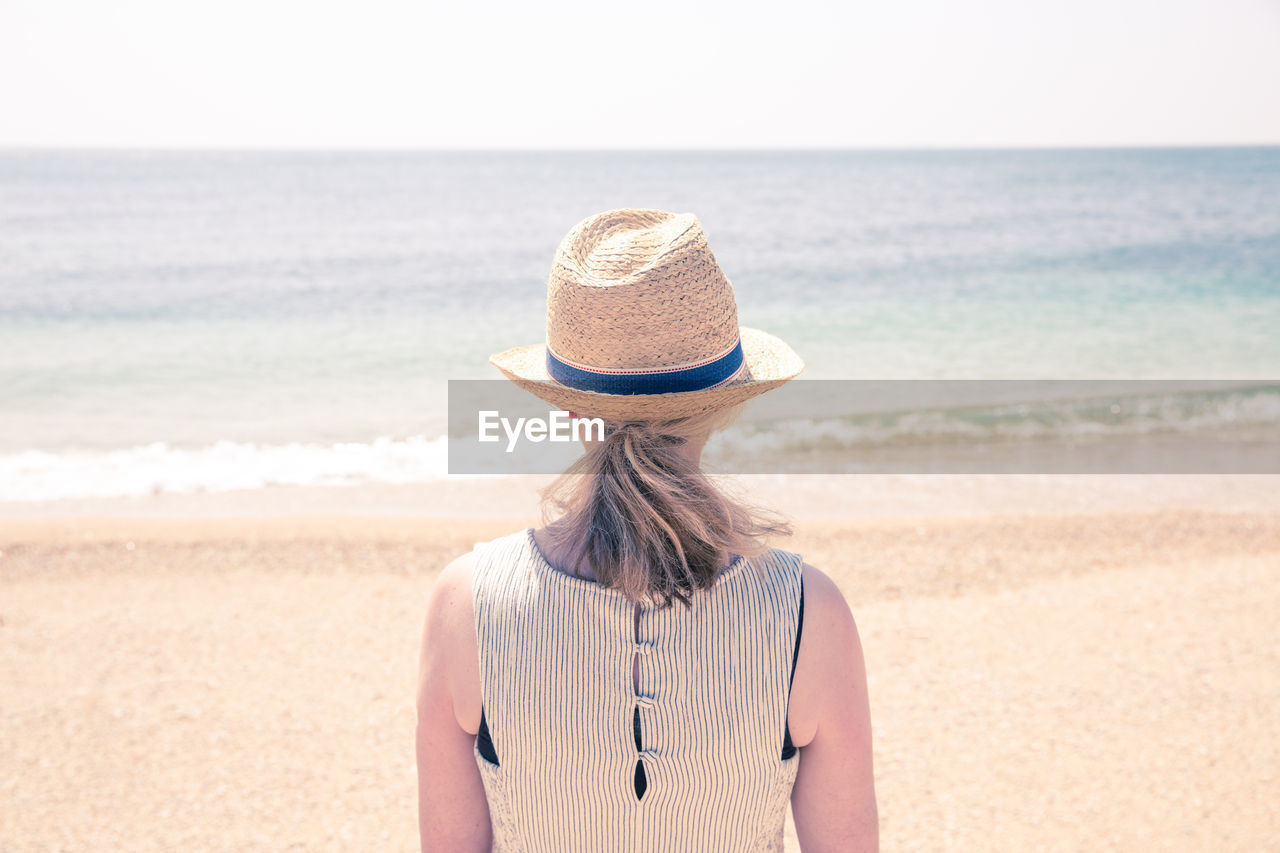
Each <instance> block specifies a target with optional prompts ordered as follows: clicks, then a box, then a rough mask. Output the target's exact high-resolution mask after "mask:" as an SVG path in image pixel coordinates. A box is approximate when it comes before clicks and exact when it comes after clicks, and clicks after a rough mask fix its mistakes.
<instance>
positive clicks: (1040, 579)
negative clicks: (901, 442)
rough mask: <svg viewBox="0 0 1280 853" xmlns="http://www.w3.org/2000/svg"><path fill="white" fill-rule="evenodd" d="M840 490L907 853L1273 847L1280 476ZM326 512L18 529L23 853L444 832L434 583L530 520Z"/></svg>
mask: <svg viewBox="0 0 1280 853" xmlns="http://www.w3.org/2000/svg"><path fill="white" fill-rule="evenodd" d="M1001 484H1003V485H1001ZM824 488H825V491H824ZM824 488H820V487H819V484H809V485H804V484H803V483H802V484H800V485H798V486H795V487H794V488H793V489H792V491H790V492H788V493H786V494H779V495H778V501H779V503H780V504H781V505H783V506H784V507H785V508H787V509H788V510H789V511H792V513H793V515H794V516H795V517H796V518H797V522H796V534H795V536H794V537H793V538H792V539H791V540H787V541H781V542H778V543H777V544H779V545H781V546H782V547H787V548H789V549H791V550H795V551H799V552H801V553H802V554H804V555H805V557H806V559H808V560H809V561H810V562H812V563H814V564H815V565H818V566H820V567H822V568H824V569H825V570H827V571H828V572H829V573H830V574H831V575H832V576H833V577H834V578H835V579H836V580H837V582H838V583H839V584H840V586H841V587H842V589H843V590H844V592H845V593H846V595H847V596H848V598H849V600H850V602H851V604H852V606H853V611H854V615H855V618H856V619H857V622H858V626H859V630H860V632H861V635H862V639H863V643H864V646H865V651H866V658H867V665H868V677H869V682H870V689H871V701H872V716H873V723H874V726H875V761H876V780H877V794H878V799H879V804H880V815H881V838H882V847H883V849H885V850H927V851H945V850H955V851H970V850H1008V851H1028V850H1055V851H1057V850H1090V851H1097V850H1117V851H1119V850H1179V851H1182V850H1197V851H1199V850H1203V851H1224V850H1230V851H1237V850H1238V851H1257V850H1263V849H1274V845H1275V843H1276V839H1277V838H1280V806H1278V805H1277V804H1278V803H1280V715H1278V714H1276V713H1275V708H1276V707H1277V706H1278V705H1280V644H1277V640H1276V632H1275V622H1276V618H1277V614H1280V584H1278V583H1277V580H1280V488H1277V482H1276V479H1275V478H1250V477H1238V478H1229V477H1228V478H1211V479H1204V478H1194V477H1177V478H1165V477H1151V478H1115V479H1114V480H1110V481H1106V482H1104V481H1101V480H1097V481H1090V480H1088V479H1087V478H1071V477H1062V478H1034V479H1028V480H1022V481H1018V480H1002V479H1001V478H988V479H985V480H984V479H982V478H968V479H955V478H932V479H931V478H920V479H915V480H911V479H910V478H907V479H899V480H896V481H894V482H893V483H889V482H888V481H880V482H879V486H878V487H877V481H876V480H875V479H874V478H848V479H845V480H843V481H842V484H836V485H831V484H828V485H827V486H826V487H824ZM877 488H879V491H877ZM806 489H810V492H811V493H810V492H806V491H805V490H806ZM832 489H835V490H836V491H834V492H833V491H831V490H832ZM262 500H265V499H262ZM308 500H310V499H308ZM872 502H873V503H874V505H873V503H872ZM481 503H482V502H480V501H477V504H476V505H477V506H480V505H481ZM302 505H304V506H305V508H307V509H308V510H310V511H308V512H305V513H303V514H299V513H298V512H297V510H296V507H297V506H299V504H296V503H295V504H289V503H284V504H280V503H278V504H277V507H281V506H283V507H284V509H283V510H280V509H278V511H276V512H274V513H271V512H265V511H262V510H263V505H262V504H258V505H252V504H244V503H242V504H240V505H239V506H240V508H241V509H243V508H244V507H245V506H252V511H251V512H250V513H248V514H247V515H245V516H238V515H237V514H236V513H235V511H234V510H235V509H236V505H235V504H234V503H233V502H230V499H226V500H224V502H223V505H222V506H221V509H219V510H215V509H213V508H212V505H211V504H210V503H209V502H206V503H205V504H203V505H200V504H198V503H195V502H192V503H189V504H188V505H187V508H188V511H186V512H184V511H182V506H180V505H174V504H170V505H167V506H166V507H165V508H164V509H165V511H164V512H158V513H151V514H147V513H144V512H135V511H132V510H129V509H128V508H127V507H124V506H123V505H121V504H117V505H116V506H114V507H111V506H108V507H105V508H104V507H101V506H100V507H97V508H96V512H95V508H94V507H91V506H85V507H78V508H73V509H67V508H65V507H64V508H63V509H62V510H61V511H57V510H56V509H55V510H51V511H48V512H44V513H28V514H26V515H25V516H21V517H19V516H18V515H15V514H13V513H10V514H9V516H8V517H7V518H5V519H3V520H0V552H2V555H0V850H4V851H6V853H25V851H80V850H122V851H123V850H128V851H138V853H145V851H162V850H164V851H168V850H201V851H203V850H235V851H243V850H378V851H381V850H389V851H410V850H416V849H417V843H418V842H417V829H416V814H415V793H416V778H415V770H414V765H413V726H414V710H413V690H414V676H415V667H416V658H417V643H418V636H419V632H420V629H421V621H422V612H423V601H424V598H425V595H426V591H427V588H428V586H429V584H430V582H431V580H432V578H433V577H434V575H435V573H436V572H437V571H438V570H439V569H440V567H441V566H442V565H443V564H444V563H445V562H447V561H448V560H449V559H450V558H451V557H452V556H454V555H455V554H457V553H459V552H460V551H462V550H465V549H467V548H470V547H471V545H472V543H474V542H476V541H479V540H481V539H487V538H491V537H493V536H497V535H500V534H503V533H506V532H510V531H511V530H514V529H516V528H518V527H520V526H523V525H525V524H529V523H533V522H534V521H535V517H534V516H533V514H532V513H530V514H529V515H527V516H526V515H523V514H521V513H519V512H511V513H510V514H507V515H504V516H497V515H492V514H490V515H489V516H488V517H485V513H483V512H474V513H473V512H470V511H463V510H460V511H458V512H457V513H455V517H449V515H448V513H443V512H438V511H436V512H432V513H430V514H427V513H423V514H419V515H409V514H393V513H388V512H385V510H386V508H387V503H386V502H385V501H384V502H383V503H382V504H378V505H377V508H378V509H380V510H383V511H382V512H380V513H369V514H355V513H353V512H346V513H342V512H335V511H333V510H334V507H333V506H332V505H330V504H326V503H325V502H324V501H323V500H319V499H317V500H314V501H310V502H309V503H307V502H303V504H302ZM458 506H469V505H466V504H465V502H463V503H459V504H458ZM291 507H292V508H294V511H293V512H290V511H289V510H290V508H291ZM135 508H136V507H135ZM500 508H505V505H502V507H500ZM111 510H115V511H111ZM802 757H803V756H802ZM790 843H791V847H790V849H792V850H796V849H799V848H798V846H797V845H796V844H795V839H794V835H792V836H791V839H790Z"/></svg>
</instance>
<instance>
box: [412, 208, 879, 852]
mask: <svg viewBox="0 0 1280 853" xmlns="http://www.w3.org/2000/svg"><path fill="white" fill-rule="evenodd" d="M491 361H492V363H494V364H495V365H496V366H497V367H498V368H499V369H500V370H502V372H503V373H504V374H505V375H506V376H507V377H508V378H509V379H511V380H512V381H514V382H516V383H517V384H519V385H520V386H521V387H523V388H526V389H528V390H529V391H531V392H532V393H534V394H536V395H537V396H539V397H541V398H542V399H544V400H546V401H548V402H550V403H552V404H553V405H555V406H557V407H559V408H561V409H562V410H568V411H571V412H572V413H574V414H573V416H575V417H592V418H600V419H602V420H603V421H604V423H605V426H606V430H605V435H604V436H603V437H600V436H599V435H595V436H592V437H591V438H587V439H584V444H585V445H586V454H585V455H584V456H583V457H582V458H581V459H580V460H579V461H578V462H577V463H575V464H574V466H572V467H571V468H570V469H569V470H568V471H567V472H566V473H565V475H564V476H563V477H561V478H560V479H559V480H558V481H557V482H556V483H555V484H553V486H552V488H551V489H550V490H549V491H548V492H547V493H546V494H545V495H544V510H546V511H547V514H548V515H554V516H555V517H554V520H552V521H551V523H549V524H546V525H545V526H543V527H540V528H536V529H535V528H528V529H525V530H521V531H518V532H516V533H513V534H510V535H508V536H504V537H501V538H499V539H496V540H493V541H491V542H484V543H478V544H477V545H476V547H475V549H474V550H473V551H472V552H470V553H468V554H464V555H462V556H460V557H458V558H457V559H456V560H454V561H453V562H452V563H450V564H449V565H448V566H447V567H445V569H444V570H443V571H442V572H441V574H440V577H439V578H438V579H437V581H436V582H435V584H434V586H433V587H432V590H431V593H430V596H429V601H428V605H427V614H426V619H425V625H424V628H423V637H422V650H421V665H420V681H419V688H418V696H417V708H418V728H417V761H418V781H419V828H420V832H421V840H422V848H423V850H441V851H484V850H490V849H495V850H500V851H508V850H510V851H516V850H519V851H542V850H548V851H571V850H584V851H614V850H617V851H631V850H641V851H650V850H654V851H657V850H664V851H665V850H671V851H701V850H707V851H716V853H719V851H737V850H750V851H756V850H781V849H782V832H783V825H784V821H785V815H786V806H787V803H788V800H790V803H791V806H792V810H793V814H794V817H795V824H796V831H797V834H798V835H799V839H800V843H801V846H802V847H803V849H804V850H805V851H810V850H817V851H825V850H832V851H841V853H848V851H864V850H876V849H878V828H877V812H876V802H875V793H874V786H873V778H872V767H871V724H870V711H869V706H868V699H867V687H866V676H865V672H864V668H863V659H862V650H861V646H860V643H859V639H858V633H857V629H856V626H855V624H854V621H853V617H852V615H851V614H850V611H849V607H848V605H847V604H846V602H845V600H844V598H843V596H842V595H841V593H840V591H839V589H838V588H837V587H836V586H835V584H834V583H833V582H832V581H831V580H830V579H829V578H828V577H827V576H826V575H825V574H823V573H822V572H821V571H819V570H818V569H816V568H815V567H813V566H811V565H809V564H808V563H805V562H804V561H803V559H802V558H801V557H800V555H799V554H795V553H792V552H789V551H784V550H782V549H779V548H770V547H767V546H766V545H765V544H764V543H763V541H762V538H763V537H765V536H769V535H775V534H780V533H789V532H790V531H789V530H788V529H787V527H786V525H785V524H782V523H779V522H778V521H776V520H770V519H769V518H768V517H766V516H765V515H763V514H762V513H760V512H759V511H757V510H754V509H752V508H749V507H747V506H744V505H742V504H740V503H738V502H737V501H735V500H733V499H732V498H730V497H729V496H727V495H725V494H724V493H722V492H721V491H719V490H718V489H717V488H716V486H715V485H714V484H713V483H712V482H711V481H710V480H709V479H708V478H707V477H706V476H705V475H704V474H703V473H702V471H701V469H700V467H699V459H700V455H701V452H702V448H703V445H704V444H705V443H706V440H707V438H708V437H709V435H710V434H711V432H712V431H713V430H715V429H717V428H720V427H722V426H723V425H725V424H726V423H727V422H728V421H729V420H731V419H732V417H733V416H734V415H735V414H736V412H737V411H738V410H740V408H741V407H742V405H744V404H745V402H746V401H747V400H749V399H750V398H751V397H753V396H755V395H757V394H760V393H763V392H764V391H767V390H770V389H772V388H776V387H777V386H779V385H781V384H782V383H784V382H786V381H787V380H789V379H791V378H793V377H794V376H796V375H797V374H798V373H799V372H800V370H801V368H802V367H803V364H802V362H801V361H800V359H799V357H798V356H796V354H795V353H794V352H792V350H791V349H790V348H789V347H788V346H787V345H786V344H785V343H783V342H782V341H780V340H778V339H777V338H775V337H773V336H772V335H768V334H765V333H763V332H759V331H756V330H753V329H747V328H740V327H739V326H738V321H737V307H736V304H735V301H734V295H733V290H732V287H731V286H730V284H729V282H728V280H727V279H726V278H725V276H724V274H723V273H722V272H721V270H720V267H719V265H718V264H717V263H716V260H715V257H714V256H713V255H712V253H711V251H710V249H709V247H708V246H707V242H706V238H705V237H704V235H703V232H702V229H701V226H700V224H699V223H698V220H697V219H696V218H695V217H693V216H692V215H689V214H682V215H676V214H671V213H666V212H663V211H656V210H613V211H608V212H605V213H602V214H599V215H597V216H593V217H589V218H588V219H586V220H584V221H583V222H581V223H579V224H578V225H577V226H576V227H575V228H574V229H573V230H571V231H570V232H569V234H568V235H567V236H566V237H565V239H564V241H563V242H562V243H561V245H560V247H559V249H558V251H557V254H556V258H555V262H554V263H553V265H552V270H551V275H550V279H549V285H548V301H547V342H546V344H545V345H542V344H538V345H534V346H527V347H519V348H516V349H513V350H508V351H506V352H503V353H499V354H497V355H495V356H494V357H493V358H492V359H491ZM587 432H588V433H589V432H590V431H587Z"/></svg>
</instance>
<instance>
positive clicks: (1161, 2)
mask: <svg viewBox="0 0 1280 853" xmlns="http://www.w3.org/2000/svg"><path fill="white" fill-rule="evenodd" d="M1276 143H1280V0H1070V2H1059V0H1053V2H1038V0H971V2H961V0H949V2H948V0H875V2H841V3H818V2H812V0H789V2H783V3H770V4H754V3H752V2H750V0H739V2H707V3H697V2H693V0H687V2H670V0H655V2H643V3H617V2H612V3H611V2H607V0H590V2H578V0H548V1H547V2H538V0H526V2H521V3H516V2H501V3H500V2H484V0H473V2H456V3H427V2H402V1H401V0H349V2H345V3H331V2H324V0H305V1H304V0H219V2H203V3H199V4H196V3H186V2H181V0H0V146H44V145H56V146H163V147H223V146H232V147H306V148H314V147H343V148H348V147H355V148H364V147H373V148H382V147H392V148H423V147H425V148H471V147H484V148H549V147H551V148H650V147H657V148H722V147H724V148H740V147H747V148H755V147H854V148H864V147H872V148H882V147H929V148H933V147H971V146H993V147H1004V146H1075V145H1196V144H1276Z"/></svg>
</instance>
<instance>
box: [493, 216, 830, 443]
mask: <svg viewBox="0 0 1280 853" xmlns="http://www.w3.org/2000/svg"><path fill="white" fill-rule="evenodd" d="M489 362H490V363H491V364H493V365H495V366H496V367H497V368H498V369H499V370H501V371H502V372H503V374H505V375H506V377H507V378H508V379H510V380H511V381H513V382H515V383H516V384H517V385H519V386H520V387H522V388H524V389H526V390H528V391H529V392H531V393H533V394H535V395H536V396H538V397H541V398H542V399H543V400H546V401H547V402H549V403H552V404H553V405H555V406H558V407H559V408H561V409H567V410H570V411H573V412H575V413H577V414H580V415H584V416H588V417H602V418H606V419H608V420H615V421H623V420H670V419H675V418H682V417H688V416H690V415H697V414H702V413H704V412H710V411H714V410H716V409H722V408H726V407H728V406H734V405H737V404H738V403H741V402H744V401H746V400H748V399H750V398H752V397H754V396H756V395H757V394H763V393H764V392H765V391H768V390H770V389H772V388H776V387H778V386H779V385H781V384H783V383H784V382H786V381H787V380H789V379H792V378H793V377H795V376H796V375H797V374H799V373H800V371H801V370H802V369H803V368H804V362H803V361H801V360H800V356H798V355H796V354H795V352H793V351H792V349H791V347H789V346H787V345H786V344H785V343H783V342H782V341H781V340H779V339H778V338H775V337H774V336H773V335H770V334H767V333H766V332H761V331H759V330H757V329H748V328H744V327H740V326H739V325H738V307H737V303H736V302H735V300H734V295H733V286H732V285H731V284H730V283H729V279H728V278H726V277H725V274H724V272H723V271H722V270H721V269H720V265H719V264H718V263H716V259H715V256H714V255H713V254H711V249H710V247H708V245H707V238H706V237H705V236H704V235H703V233H702V224H701V223H700V222H698V218H697V217H696V216H694V215H693V214H691V213H681V214H676V213H668V212H666V211H662V210H638V209H622V210H609V211H605V212H604V213H600V214H596V215H595V216H589V217H587V218H586V219H584V220H582V221H581V222H579V223H578V224H577V225H576V226H574V228H573V229H572V230H571V231H570V232H569V233H568V235H566V236H565V238H564V240H563V241H561V243H560V247H559V248H558V249H557V250H556V256H555V260H554V261H553V262H552V264H551V275H550V277H549V279H548V281H547V341H546V343H545V344H532V345H530V346H523V347H516V348H515V349H509V350H506V351H505V352H500V353H497V354H495V355H493V356H492V357H490V359H489Z"/></svg>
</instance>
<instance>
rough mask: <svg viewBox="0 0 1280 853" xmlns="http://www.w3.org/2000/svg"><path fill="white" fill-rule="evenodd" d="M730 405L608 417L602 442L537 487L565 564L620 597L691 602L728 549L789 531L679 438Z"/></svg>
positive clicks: (753, 548) (747, 547)
mask: <svg viewBox="0 0 1280 853" xmlns="http://www.w3.org/2000/svg"><path fill="white" fill-rule="evenodd" d="M733 415H736V410H731V411H730V412H727V413H726V412H718V413H711V414H707V415H699V416H696V417H690V418H683V419H680V420H677V421H666V422H641V421H627V422H606V429H605V437H604V440H603V441H596V442H594V443H591V444H590V445H589V446H588V449H587V452H586V454H585V455H584V456H583V457H582V458H580V459H579V460H578V461H577V462H575V463H574V464H573V465H572V466H570V467H569V469H568V470H566V471H565V473H564V474H563V475H561V477H560V478H559V479H557V480H556V481H555V482H554V483H552V484H551V485H550V486H549V487H548V488H547V489H546V491H544V493H543V512H544V515H549V514H550V513H551V512H553V511H556V512H559V513H560V520H559V524H557V525H552V526H549V527H548V528H547V533H548V535H549V536H550V537H551V539H552V542H553V543H554V544H555V546H556V549H557V551H558V552H560V553H562V554H564V555H566V557H567V561H568V566H567V568H568V569H569V570H570V571H575V572H580V571H581V569H582V568H584V567H585V568H588V569H589V570H590V572H591V574H592V575H593V576H594V578H595V579H596V580H597V581H598V582H599V583H601V584H603V585H605V586H608V587H611V588H614V589H617V590H619V591H621V592H622V593H623V594H624V595H625V596H626V597H627V598H628V599H630V600H632V601H637V602H638V601H640V600H641V599H643V598H646V597H648V598H651V599H653V600H655V601H656V602H659V603H660V605H661V606H663V607H666V606H669V605H670V604H671V603H672V601H673V600H678V601H680V602H681V603H683V604H686V605H688V604H689V603H690V600H691V599H690V596H691V594H692V592H693V591H694V590H695V589H707V588H708V587H710V586H711V585H712V584H713V583H714V582H715V579H716V576H717V573H718V572H719V570H720V569H721V568H722V566H723V565H724V563H725V561H726V559H727V557H728V556H729V555H731V554H740V555H743V556H752V555H755V554H759V553H762V552H763V551H764V550H766V547H767V546H766V545H765V544H764V543H763V542H762V541H761V539H760V537H763V536H768V535H790V533H791V528H790V526H789V525H788V524H787V523H786V521H785V520H784V519H782V518H780V517H777V516H774V515H772V514H770V515H768V516H766V515H765V514H764V513H763V512H762V511H761V510H759V509H756V508H754V507H748V506H746V505H745V504H742V503H739V502H738V501H736V500H734V499H733V498H731V497H729V496H728V495H726V494H724V493H723V492H722V491H721V490H720V489H719V488H717V487H716V485H715V484H714V483H712V482H711V480H710V479H709V478H708V477H707V475H706V474H705V473H703V471H702V469H701V467H700V466H699V464H698V463H697V462H695V461H694V460H693V459H691V458H690V457H689V456H688V455H686V453H685V452H684V451H683V446H684V445H685V444H686V443H688V442H689V441H691V440H697V439H700V438H702V437H703V436H704V435H706V434H708V433H709V432H711V431H712V430H713V429H715V428H717V427H719V426H723V425H725V423H726V422H727V420H731V419H732V416H733Z"/></svg>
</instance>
